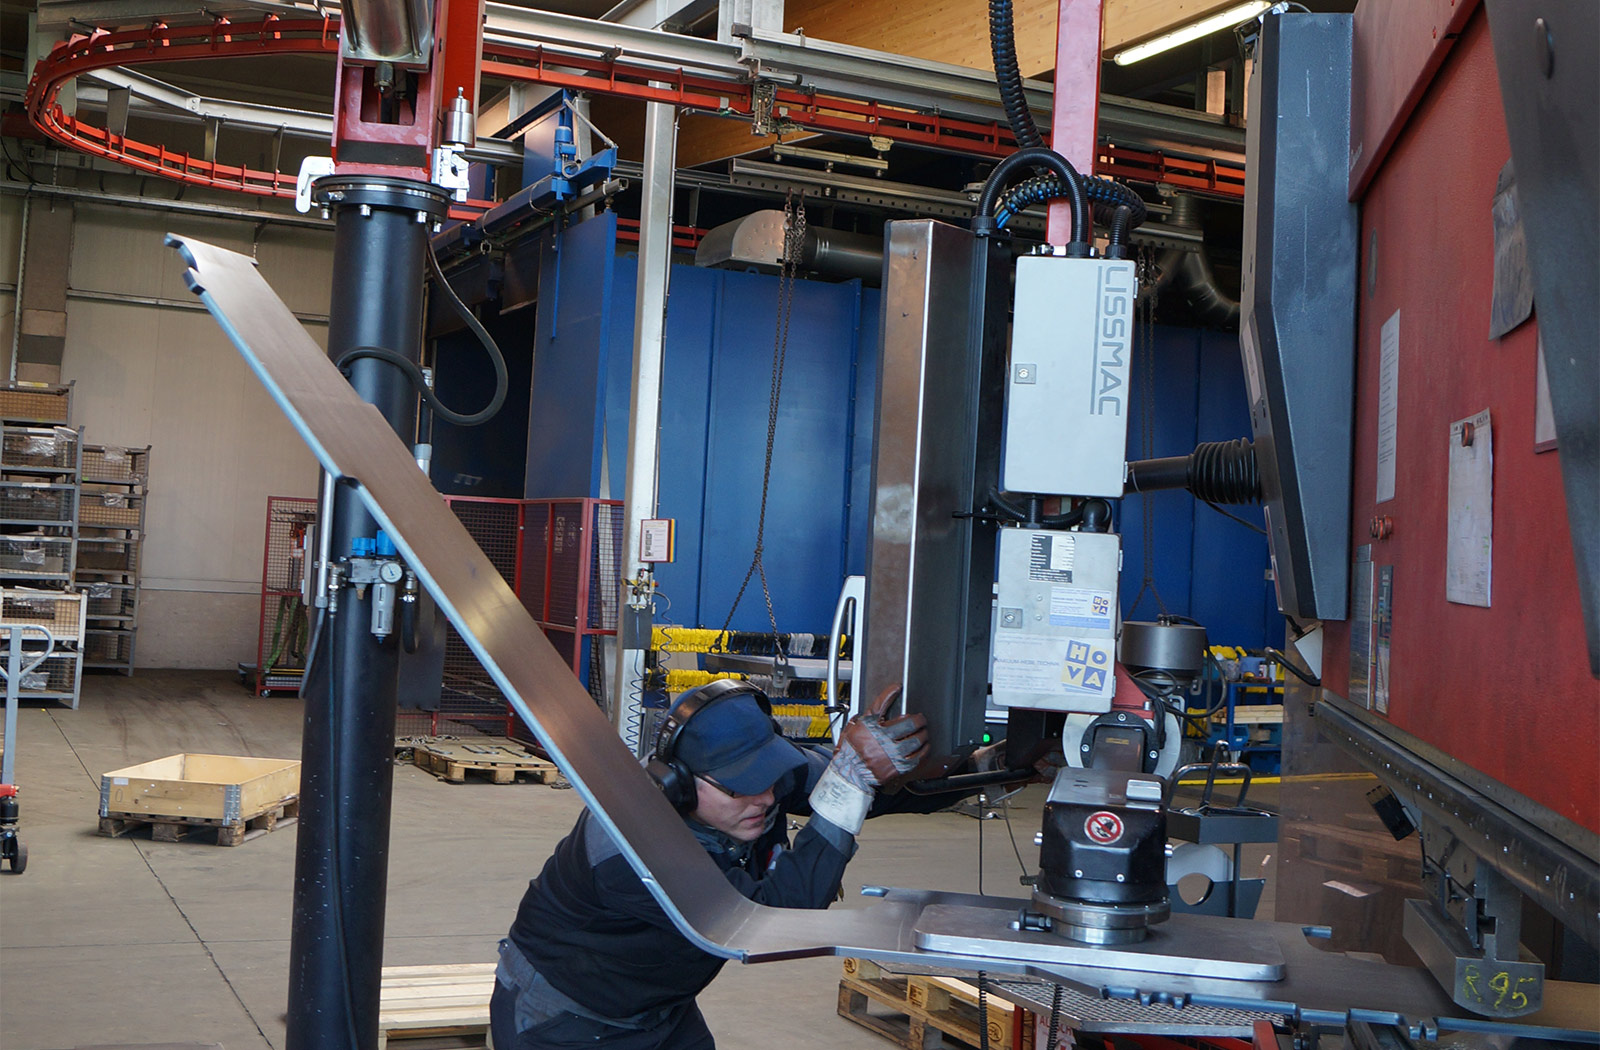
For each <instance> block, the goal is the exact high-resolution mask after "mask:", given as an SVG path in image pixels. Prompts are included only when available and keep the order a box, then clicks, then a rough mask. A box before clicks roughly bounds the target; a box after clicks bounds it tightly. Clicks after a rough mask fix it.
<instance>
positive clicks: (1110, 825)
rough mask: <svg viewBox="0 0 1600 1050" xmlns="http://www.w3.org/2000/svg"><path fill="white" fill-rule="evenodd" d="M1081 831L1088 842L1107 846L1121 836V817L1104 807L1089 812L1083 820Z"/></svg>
mask: <svg viewBox="0 0 1600 1050" xmlns="http://www.w3.org/2000/svg"><path fill="white" fill-rule="evenodd" d="M1083 833H1084V834H1085V835H1087V836H1089V841H1090V842H1094V843H1098V844H1099V845H1101V846H1109V845H1111V844H1112V843H1113V842H1116V841H1117V840H1118V839H1120V838H1121V837H1122V818H1121V817H1119V816H1117V815H1116V814H1115V813H1112V812H1111V811H1109V810H1104V809H1102V810H1099V811H1098V812H1095V813H1091V814H1089V818H1088V819H1087V820H1085V821H1084V822H1083Z"/></svg>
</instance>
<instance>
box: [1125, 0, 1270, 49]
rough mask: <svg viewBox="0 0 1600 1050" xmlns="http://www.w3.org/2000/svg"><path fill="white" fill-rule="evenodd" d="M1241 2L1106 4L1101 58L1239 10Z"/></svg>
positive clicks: (1140, 0)
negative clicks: (1228, 11) (1216, 15)
mask: <svg viewBox="0 0 1600 1050" xmlns="http://www.w3.org/2000/svg"><path fill="white" fill-rule="evenodd" d="M1239 3H1240V0H1105V17H1104V22H1103V24H1104V26H1105V30H1104V34H1103V36H1102V37H1101V42H1100V47H1101V54H1102V55H1104V56H1105V57H1106V58H1110V57H1111V56H1112V54H1114V53H1115V52H1118V51H1121V50H1122V49H1123V48H1126V47H1128V46H1130V45H1132V44H1139V43H1143V42H1144V41H1146V40H1149V39H1150V38H1151V37H1157V36H1160V35H1162V34H1163V33H1169V32H1171V31H1172V30H1174V29H1178V28H1180V27H1181V26H1186V25H1189V24H1190V23H1193V22H1198V21H1200V20H1201V19H1202V18H1209V17H1211V16H1212V15H1214V14H1216V13H1217V12H1219V11H1226V10H1227V9H1228V8H1230V7H1237V6H1239Z"/></svg>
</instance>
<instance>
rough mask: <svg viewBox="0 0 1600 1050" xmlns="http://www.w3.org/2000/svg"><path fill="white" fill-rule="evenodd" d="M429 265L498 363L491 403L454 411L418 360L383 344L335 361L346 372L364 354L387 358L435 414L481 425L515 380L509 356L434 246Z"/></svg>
mask: <svg viewBox="0 0 1600 1050" xmlns="http://www.w3.org/2000/svg"><path fill="white" fill-rule="evenodd" d="M428 268H429V270H430V271H432V273H433V279H434V280H435V281H437V282H438V283H439V287H440V289H441V290H442V291H443V292H444V297H445V300H446V301H447V302H449V303H450V306H451V308H452V309H453V310H454V311H455V312H456V314H457V316H459V317H460V318H461V320H462V321H463V322H464V323H465V324H466V326H467V327H468V328H469V329H471V330H472V334H473V335H476V336H477V337H478V341H479V342H480V343H482V344H483V348H484V350H486V351H488V354H489V360H490V361H491V362H492V363H493V365H494V396H493V397H492V398H490V399H489V403H488V404H487V405H485V406H484V407H483V408H481V409H479V410H478V411H477V412H473V413H472V414H470V415H464V414H462V413H460V412H455V411H452V410H451V409H450V408H449V407H448V406H446V405H445V404H444V402H442V401H440V400H439V399H438V397H436V396H435V395H434V393H433V391H432V390H430V389H429V388H428V381H427V378H426V377H425V376H424V375H423V374H422V369H421V368H419V367H418V366H417V363H416V362H415V361H413V360H411V359H410V358H408V357H406V356H405V355H404V354H399V353H396V352H395V351H393V350H390V349H388V348H386V347H382V346H358V347H354V348H352V349H350V350H347V351H345V352H344V353H343V354H341V355H340V356H339V359H338V360H337V361H335V362H334V365H335V366H336V367H337V368H338V369H339V370H340V371H341V372H342V371H344V370H345V368H346V367H348V366H349V364H350V362H352V361H355V360H357V359H358V358H362V357H374V358H377V359H378V360H380V361H387V362H388V363H389V364H391V365H394V366H395V367H396V368H398V369H400V371H402V372H404V373H405V375H406V379H408V380H409V381H410V382H411V386H412V388H413V389H414V390H416V392H417V395H418V396H419V397H421V398H422V402H423V404H424V405H426V406H427V407H428V408H429V409H431V410H432V411H433V414H434V415H436V416H437V417H439V418H440V419H442V420H444V421H445V422H446V423H451V424H454V425H455V426H458V427H475V426H479V425H480V424H483V423H487V422H488V421H489V420H491V419H493V418H494V417H495V414H496V413H498V412H499V411H500V407H501V406H502V405H504V404H505V403H506V393H507V392H508V390H509V389H510V385H511V379H510V376H509V374H508V373H507V372H506V359H505V355H504V354H502V353H501V352H500V347H499V346H497V345H496V344H495V341H494V338H493V337H492V336H490V335H489V332H488V330H487V329H485V328H484V327H483V325H482V324H481V323H480V322H479V321H478V319H477V318H476V317H474V316H473V315H472V311H471V310H469V309H467V304H466V303H463V302H462V301H461V297H460V296H458V295H456V292H455V289H454V288H451V287H450V282H449V281H447V280H446V279H445V276H444V271H442V270H441V269H439V260H438V259H437V258H436V257H435V256H434V254H433V251H432V250H431V249H429V250H428Z"/></svg>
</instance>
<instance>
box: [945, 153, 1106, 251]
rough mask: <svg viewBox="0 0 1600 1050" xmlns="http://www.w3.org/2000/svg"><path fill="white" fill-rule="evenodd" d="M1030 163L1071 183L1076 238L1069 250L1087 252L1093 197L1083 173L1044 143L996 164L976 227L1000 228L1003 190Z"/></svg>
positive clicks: (985, 229)
mask: <svg viewBox="0 0 1600 1050" xmlns="http://www.w3.org/2000/svg"><path fill="white" fill-rule="evenodd" d="M1028 167H1032V168H1044V169H1046V170H1047V171H1050V172H1053V173H1054V174H1056V175H1058V176H1060V178H1061V181H1062V183H1063V184H1064V185H1065V186H1066V187H1067V197H1068V198H1069V199H1070V200H1071V201H1072V240H1071V242H1069V243H1068V245H1067V254H1068V255H1077V256H1079V257H1081V256H1085V255H1087V254H1088V252H1089V242H1088V238H1089V235H1090V233H1091V232H1092V230H1093V222H1092V219H1091V216H1090V214H1089V198H1088V195H1087V194H1085V193H1084V189H1083V177H1082V176H1080V175H1079V174H1078V171H1077V169H1076V168H1074V167H1073V166H1072V165H1071V163H1069V162H1068V161H1067V159H1066V158H1065V157H1063V156H1062V155H1061V154H1059V153H1057V152H1055V151H1054V150H1052V149H1046V148H1045V147H1043V146H1034V147H1029V148H1027V149H1019V150H1017V152H1015V153H1013V154H1011V155H1010V156H1008V157H1006V158H1005V159H1004V160H1002V161H1001V162H1000V163H999V164H996V165H995V166H994V170H993V171H991V172H990V173H989V178H988V179H987V180H985V181H984V184H983V192H982V193H981V194H979V195H978V210H977V214H975V215H974V216H973V219H972V228H973V230H975V231H978V232H980V233H982V232H989V231H992V230H994V229H997V228H998V227H997V226H996V224H995V220H994V210H995V205H996V204H997V203H998V202H999V200H1000V191H1001V190H1002V189H1004V188H1005V186H1006V183H1007V182H1008V181H1010V179H1011V178H1012V176H1013V175H1015V174H1016V173H1017V172H1018V171H1019V170H1020V169H1022V168H1028Z"/></svg>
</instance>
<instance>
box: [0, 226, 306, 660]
mask: <svg viewBox="0 0 1600 1050" xmlns="http://www.w3.org/2000/svg"><path fill="white" fill-rule="evenodd" d="M75 207H76V218H75V222H74V231H75V232H74V238H73V249H72V268H71V277H70V281H69V284H70V289H71V290H70V291H69V298H68V303H67V341H66V352H65V355H64V357H63V360H62V376H63V380H64V381H74V382H75V383H76V389H75V392H74V397H73V417H74V419H73V421H74V423H76V424H78V425H81V426H82V427H83V428H84V438H85V440H86V441H89V442H91V443H97V444H110V445H124V446H143V445H151V446H153V448H152V451H151V460H150V461H151V476H150V495H149V500H148V502H147V504H146V531H147V536H148V538H147V540H146V542H145V547H144V552H143V556H144V564H143V572H142V576H143V587H144V591H143V595H142V599H141V607H140V617H139V621H140V622H139V636H138V642H137V649H136V652H135V662H136V665H137V666H139V667H188V668H228V669H231V668H233V667H234V666H235V665H236V664H238V663H239V662H241V661H246V662H250V663H254V662H255V660H256V636H257V629H258V622H259V617H260V584H261V556H262V542H263V536H264V526H265V516H266V500H267V497H268V496H269V495H280V496H310V495H313V494H314V492H315V489H316V465H315V462H314V461H313V460H312V458H311V455H310V453H309V452H308V451H307V450H306V448H305V445H304V444H303V443H302V442H301V440H300V439H299V437H298V436H297V435H296V434H295V433H294V431H293V430H292V429H291V428H290V426H289V424H288V422H287V421H286V420H285V418H284V416H283V414H282V413H281V412H280V411H279V410H278V407H277V406H276V405H275V404H274V403H273V402H272V401H271V400H270V399H269V398H268V397H267V395H266V392H265V391H264V390H263V388H262V386H261V383H260V382H259V381H258V380H257V379H256V378H255V376H254V375H253V374H252V373H251V372H250V371H249V369H248V367H247V366H246V365H245V363H244V360H243V358H241V357H240V356H239V353H238V351H236V350H235V349H234V348H233V346H232V344H230V343H229V342H228V341H227V340H226V339H225V338H224V337H223V334H222V330H221V329H220V328H219V327H218V326H217V323H216V321H214V320H213V319H212V318H211V315H210V314H208V313H205V312H203V311H199V310H194V309H192V308H187V307H190V306H191V304H196V303H197V302H198V300H196V299H195V297H194V296H193V295H192V294H191V293H190V292H189V291H188V289H187V288H185V286H184V284H183V276H182V275H183V267H182V265H181V263H180V261H179V257H178V254H177V253H176V252H175V251H173V250H172V249H170V248H167V247H164V246H163V245H162V235H163V234H164V233H165V232H166V231H168V230H173V231H176V232H179V233H183V234H185V235H192V236H196V237H199V238H202V239H204V240H208V241H211V242H212V243H215V244H219V245H221V246H223V247H226V248H230V249H232V250H234V251H239V252H243V253H246V254H254V255H255V257H256V259H257V260H258V261H259V263H260V267H261V272H262V276H264V277H265V278H266V280H267V282H268V283H269V284H271V285H272V287H273V288H274V289H275V290H276V291H277V292H278V294H279V295H281V296H282V297H283V298H284V300H285V302H287V303H288V305H289V307H290V309H292V310H295V311H296V312H300V313H304V314H312V315H316V316H317V317H318V318H325V317H326V314H327V310H328V283H329V275H330V271H331V268H332V254H333V253H332V235H331V234H330V233H326V232H324V231H321V230H313V229H304V228H289V227H281V226H267V227H265V228H264V229H262V230H261V231H260V232H259V234H257V233H256V231H255V227H254V224H253V223H247V222H238V221H228V220H215V221H214V220H209V219H204V218H195V217H192V216H187V215H180V214H169V213H161V212H154V211H145V210H133V209H126V208H113V207H100V206H96V205H93V204H85V203H82V202H80V203H78V204H76V205H75ZM252 238H255V243H254V245H253V247H252ZM12 254H13V256H14V254H15V252H14V249H13V251H12ZM13 279H14V278H13ZM95 293H106V294H109V295H117V296H139V297H142V298H145V299H153V300H157V301H158V302H156V303H135V302H127V301H96V300H93V299H89V298H85V297H84V296H85V295H92V294H95ZM163 301H164V302H163ZM307 330H308V331H309V332H310V334H311V336H312V338H313V339H315V340H316V341H317V342H318V343H319V344H325V342H326V334H327V330H326V324H325V323H318V322H315V321H314V322H313V323H310V324H308V325H307ZM6 345H7V346H8V347H9V336H8V339H7V344H6Z"/></svg>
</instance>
